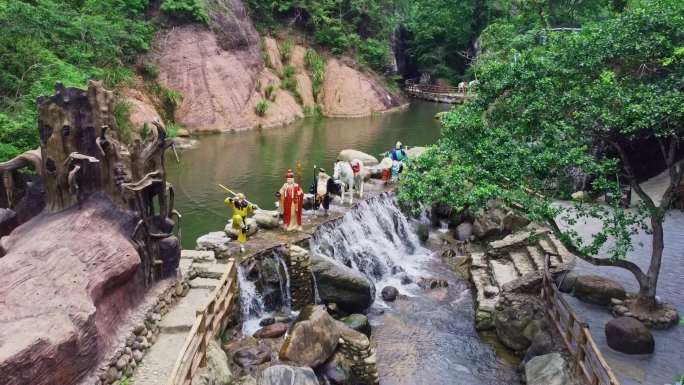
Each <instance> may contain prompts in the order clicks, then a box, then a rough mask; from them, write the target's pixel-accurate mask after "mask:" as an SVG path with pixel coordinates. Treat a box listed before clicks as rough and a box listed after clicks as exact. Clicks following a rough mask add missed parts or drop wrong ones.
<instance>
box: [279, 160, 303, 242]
mask: <svg viewBox="0 0 684 385" xmlns="http://www.w3.org/2000/svg"><path fill="white" fill-rule="evenodd" d="M276 197H278V198H280V205H279V206H280V213H281V214H282V216H283V229H284V230H285V231H292V230H299V231H301V230H302V205H303V203H304V191H302V189H301V187H299V185H298V184H297V183H295V180H294V174H293V173H292V170H287V179H286V182H285V184H283V187H281V188H280V191H278V192H276Z"/></svg>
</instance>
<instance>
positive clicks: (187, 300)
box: [159, 288, 212, 333]
mask: <svg viewBox="0 0 684 385" xmlns="http://www.w3.org/2000/svg"><path fill="white" fill-rule="evenodd" d="M211 292H212V290H210V289H200V288H198V289H190V291H188V294H187V295H186V296H185V297H183V298H181V299H180V301H178V303H176V305H175V306H174V307H173V308H172V309H171V311H170V312H168V313H167V314H166V315H164V317H163V318H162V320H161V322H160V323H159V328H160V330H161V331H162V332H163V333H176V332H187V331H190V328H192V324H193V323H194V322H195V311H197V310H201V309H203V308H204V306H205V305H206V304H207V301H208V300H209V296H210V294H211Z"/></svg>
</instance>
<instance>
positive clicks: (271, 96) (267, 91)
mask: <svg viewBox="0 0 684 385" xmlns="http://www.w3.org/2000/svg"><path fill="white" fill-rule="evenodd" d="M274 91H275V87H274V86H273V84H269V85H267V86H266V88H265V89H264V96H265V97H266V99H267V100H270V101H273V100H274V99H275V94H274V93H273V92H274Z"/></svg>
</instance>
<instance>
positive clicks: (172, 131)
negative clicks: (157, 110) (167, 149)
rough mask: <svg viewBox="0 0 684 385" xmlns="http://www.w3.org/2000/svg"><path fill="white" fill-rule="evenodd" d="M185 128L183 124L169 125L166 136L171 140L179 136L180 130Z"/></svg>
mask: <svg viewBox="0 0 684 385" xmlns="http://www.w3.org/2000/svg"><path fill="white" fill-rule="evenodd" d="M182 128H184V127H183V125H182V124H178V123H169V124H167V125H166V136H167V137H169V138H175V137H176V136H178V130H180V129H182Z"/></svg>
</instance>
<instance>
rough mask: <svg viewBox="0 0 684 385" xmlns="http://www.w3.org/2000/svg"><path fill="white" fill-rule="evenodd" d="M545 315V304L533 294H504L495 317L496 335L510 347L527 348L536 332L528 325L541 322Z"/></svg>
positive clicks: (519, 349) (512, 348) (515, 348)
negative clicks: (531, 330) (532, 295)
mask: <svg viewBox="0 0 684 385" xmlns="http://www.w3.org/2000/svg"><path fill="white" fill-rule="evenodd" d="M543 317H544V308H543V306H542V305H541V303H539V301H538V300H535V299H534V298H532V297H531V296H527V295H513V294H506V295H503V296H501V298H500V299H499V303H498V304H497V307H496V310H495V312H494V317H493V318H494V327H495V328H496V335H497V337H498V338H499V340H500V341H501V343H502V344H504V345H505V346H506V347H508V348H509V349H511V350H516V351H522V350H525V349H527V348H528V347H529V346H530V344H531V343H532V341H531V339H532V338H531V337H533V334H534V333H533V332H530V329H528V327H529V326H530V324H531V323H533V322H535V323H538V322H541V319H542V318H543ZM526 329H527V331H526Z"/></svg>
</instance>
